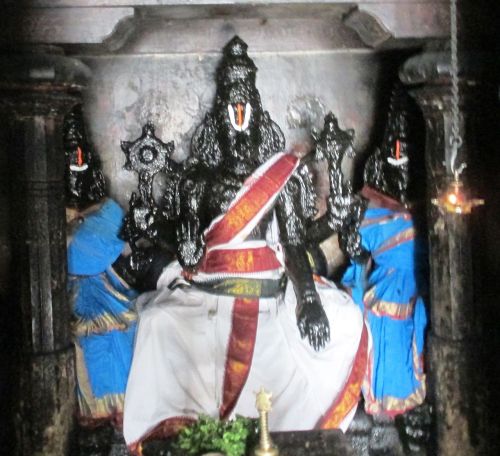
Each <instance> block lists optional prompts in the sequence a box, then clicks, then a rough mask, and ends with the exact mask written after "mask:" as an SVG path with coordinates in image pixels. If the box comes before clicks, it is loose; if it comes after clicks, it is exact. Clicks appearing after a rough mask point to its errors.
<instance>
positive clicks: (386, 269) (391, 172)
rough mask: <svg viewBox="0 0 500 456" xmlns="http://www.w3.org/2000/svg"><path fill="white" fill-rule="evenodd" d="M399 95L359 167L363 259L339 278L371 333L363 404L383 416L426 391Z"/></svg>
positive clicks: (421, 264)
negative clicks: (363, 201) (381, 136)
mask: <svg viewBox="0 0 500 456" xmlns="http://www.w3.org/2000/svg"><path fill="white" fill-rule="evenodd" d="M402 96H403V95H401V94H398V93H396V94H395V95H394V96H393V99H392V106H391V111H390V114H389V122H388V127H387V129H386V132H385V138H384V142H383V145H382V147H380V148H379V149H377V150H376V152H375V153H374V154H373V155H372V156H371V157H370V158H369V159H368V161H367V164H366V166H365V172H364V179H365V186H364V188H363V189H362V191H361V196H362V197H364V198H365V199H366V200H367V202H368V206H367V209H366V212H365V214H364V218H363V221H362V223H361V227H360V234H361V242H362V247H363V249H364V250H366V251H367V252H368V253H369V254H370V255H369V260H368V261H367V262H363V263H355V262H352V263H351V265H350V266H349V268H348V269H347V270H346V272H345V274H344V276H343V280H342V282H343V284H344V285H345V286H346V287H347V288H349V289H350V291H351V293H352V297H353V299H354V301H355V302H356V303H357V304H358V305H359V306H360V308H361V309H362V310H363V312H364V315H365V318H366V319H367V321H368V323H369V327H370V330H371V333H372V337H373V356H372V360H371V362H370V365H369V370H368V374H367V377H366V380H365V382H364V387H363V392H364V397H365V408H366V411H367V412H368V413H370V414H376V415H379V414H381V415H387V416H395V415H398V414H401V413H404V412H405V411H407V410H409V409H412V408H414V407H416V406H418V405H420V404H422V402H423V401H424V398H425V392H426V384H425V374H424V360H423V353H424V338H425V329H426V324H427V316H426V308H425V304H424V299H423V296H425V294H426V281H427V280H426V270H427V253H426V245H425V241H424V239H423V238H421V237H420V235H419V233H418V232H417V231H418V230H417V229H416V226H415V219H414V217H413V216H412V213H411V212H410V211H409V210H408V209H407V206H408V205H407V201H406V198H407V190H408V183H409V163H408V161H409V148H408V141H407V128H408V125H407V117H406V114H405V111H404V108H402V107H401V105H400V103H401V97H402Z"/></svg>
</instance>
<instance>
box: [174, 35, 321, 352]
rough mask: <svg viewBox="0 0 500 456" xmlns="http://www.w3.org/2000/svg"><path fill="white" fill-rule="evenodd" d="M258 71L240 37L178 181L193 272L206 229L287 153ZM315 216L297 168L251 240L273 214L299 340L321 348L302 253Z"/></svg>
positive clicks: (183, 240) (181, 226)
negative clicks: (257, 174)
mask: <svg viewBox="0 0 500 456" xmlns="http://www.w3.org/2000/svg"><path fill="white" fill-rule="evenodd" d="M256 72H257V68H256V66H255V64H254V62H253V61H252V60H251V59H250V58H249V57H248V55H247V45H246V43H245V42H244V41H242V40H241V39H240V38H239V37H237V36H235V37H234V38H233V39H232V40H231V41H230V42H229V43H228V44H227V45H226V47H225V48H224V57H223V59H222V62H221V64H220V66H219V68H218V70H217V91H216V96H215V103H214V107H213V110H212V111H211V112H209V113H208V114H207V115H206V117H205V120H204V121H203V123H202V124H201V125H200V126H199V127H198V129H197V131H196V133H195V135H194V137H193V140H192V155H191V157H190V158H189V160H188V162H187V164H186V168H185V171H184V173H183V176H182V178H181V180H180V182H179V187H178V191H179V202H180V208H179V209H180V210H179V220H178V229H177V241H178V249H177V256H178V260H179V262H180V264H181V265H182V267H183V268H184V270H186V271H196V268H197V266H198V265H199V263H200V261H201V259H202V258H203V255H204V253H205V241H204V237H203V231H204V230H205V228H207V227H208V225H209V224H210V223H211V222H212V220H213V219H214V218H216V217H217V216H219V215H220V214H222V213H223V212H225V211H226V210H227V208H228V206H229V205H230V203H231V202H232V201H233V199H234V197H235V195H236V193H237V192H238V191H239V190H240V188H241V186H242V184H243V183H244V181H245V180H246V179H247V178H248V177H249V176H250V175H251V174H252V172H253V171H255V169H256V168H257V167H259V166H260V165H261V164H263V163H265V162H266V161H267V160H268V159H269V158H270V157H271V156H273V155H274V154H276V153H278V152H280V151H283V149H284V147H285V140H284V137H283V133H282V132H281V130H280V128H279V127H278V125H277V124H276V123H275V122H273V121H272V119H271V118H270V116H269V113H268V112H266V111H264V110H263V108H262V103H261V100H260V95H259V92H258V90H257V88H256V85H255V79H256ZM314 212H315V208H314V192H313V189H312V187H311V185H310V180H309V179H308V176H307V172H306V171H304V169H300V168H299V169H298V170H297V171H296V172H295V173H294V175H293V176H292V178H291V179H290V180H289V181H288V183H287V184H286V186H285V187H284V189H283V190H282V191H281V193H280V195H279V197H278V200H277V202H276V204H275V208H274V211H269V212H268V214H267V215H266V216H265V217H264V218H263V219H262V220H261V222H260V223H259V224H258V225H257V227H256V228H255V229H254V230H253V232H252V233H251V234H250V236H249V237H248V238H247V239H264V238H265V234H266V231H267V229H268V227H269V224H270V223H271V220H272V217H273V215H274V214H275V215H276V218H277V222H278V226H279V232H280V242H281V244H282V246H283V249H284V253H285V257H286V260H285V261H286V268H287V275H288V277H289V278H290V279H291V280H292V282H293V285H294V289H295V293H296V295H297V324H298V327H299V330H300V333H301V336H302V337H304V338H305V337H307V338H308V340H309V342H310V344H311V345H312V346H313V347H314V348H315V349H316V350H319V349H321V348H322V347H323V346H324V345H325V344H326V343H327V342H328V341H329V338H330V327H329V323H328V319H327V317H326V314H325V313H324V310H323V308H322V306H321V302H320V297H319V295H318V293H317V291H316V289H315V286H314V282H313V275H312V271H311V267H310V265H309V262H308V258H307V253H306V248H305V234H306V233H305V230H306V220H308V219H309V218H311V217H312V215H314Z"/></svg>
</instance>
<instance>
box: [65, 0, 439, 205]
mask: <svg viewBox="0 0 500 456" xmlns="http://www.w3.org/2000/svg"><path fill="white" fill-rule="evenodd" d="M106 3H107V4H110V3H126V2H106ZM142 3H143V4H142V5H136V6H135V8H134V10H133V14H132V15H125V13H123V14H124V17H123V18H122V19H121V21H119V22H117V25H116V26H115V27H114V28H113V32H112V33H111V34H110V35H108V36H107V37H106V38H105V39H103V40H102V43H97V44H95V43H71V44H66V45H65V46H64V47H65V48H66V54H69V55H71V56H74V57H76V58H79V59H80V60H81V61H83V62H84V63H85V64H87V65H88V66H89V67H90V69H91V70H92V74H93V77H92V79H91V81H90V83H89V85H88V88H87V90H86V92H85V93H84V100H83V104H84V112H85V116H86V120H87V124H88V128H89V131H90V137H91V140H92V142H93V144H94V147H95V149H96V151H97V152H98V154H99V155H100V157H101V160H102V164H103V171H104V174H105V176H106V178H107V180H108V185H109V188H110V192H111V195H112V196H113V197H115V198H116V199H117V200H118V201H119V202H120V203H122V204H123V205H126V203H127V201H128V199H129V197H130V194H131V192H132V191H133V190H134V188H135V187H136V185H137V183H136V176H135V174H134V173H132V172H129V171H126V170H124V169H123V165H124V163H125V156H124V154H123V153H122V152H121V149H120V141H121V140H131V139H135V138H136V137H138V136H139V134H140V131H141V127H142V125H143V124H144V123H145V122H146V121H147V120H152V121H153V122H154V124H155V125H156V134H157V136H158V137H160V138H161V139H162V140H164V141H171V140H173V141H174V143H175V153H174V156H173V157H174V159H176V160H182V159H184V158H186V157H187V156H188V155H189V153H190V141H191V137H192V135H193V132H194V130H195V128H196V127H197V125H198V124H199V123H200V121H201V120H202V118H203V116H204V115H205V113H206V112H207V111H208V110H209V109H210V107H211V105H212V101H213V96H214V93H215V80H214V73H215V69H216V66H217V63H218V61H219V60H220V57H221V49H222V47H223V46H224V44H225V43H226V42H228V41H229V40H230V39H231V38H232V37H233V36H234V35H235V34H237V35H239V36H240V37H241V38H242V39H243V40H245V41H246V42H247V43H248V45H249V54H250V56H251V57H252V58H253V59H254V61H255V63H256V65H257V67H258V69H259V71H258V74H257V87H258V89H259V90H260V93H261V97H262V102H263V106H264V109H266V110H268V111H269V112H270V114H271V117H272V118H273V119H274V120H275V121H276V122H277V123H278V124H279V125H280V127H281V128H282V129H283V131H284V133H285V137H286V140H287V147H291V146H292V145H293V144H296V143H306V144H307V143H308V141H309V138H310V131H311V128H321V127H322V124H323V118H324V116H325V114H326V113H327V112H328V111H330V110H331V111H333V112H334V113H335V114H336V115H337V116H338V118H339V121H340V124H341V126H342V127H343V128H353V129H354V130H355V132H356V142H355V146H356V148H357V150H358V152H359V155H358V156H362V155H363V153H364V152H366V151H368V150H370V147H371V146H373V144H374V142H375V141H376V140H377V139H378V136H380V134H381V131H382V128H383V122H384V120H385V115H386V105H387V101H388V100H387V95H388V93H389V90H390V86H391V85H392V83H393V82H394V81H395V80H396V78H397V75H396V71H397V68H398V66H399V65H400V63H401V62H402V61H404V59H405V58H406V57H407V56H408V52H409V50H411V49H413V50H415V49H417V48H418V47H419V46H421V45H422V44H423V43H424V42H425V41H426V39H435V38H440V37H441V36H442V35H443V33H445V32H446V27H444V26H443V24H442V23H440V22H439V20H438V19H439V18H440V17H441V19H442V22H445V20H444V18H445V17H446V15H445V14H444V13H443V11H441V10H439V13H440V14H438V15H434V16H433V17H434V18H435V19H434V24H433V25H431V26H429V30H428V31H429V34H430V35H431V36H430V37H429V36H427V37H425V39H424V37H422V36H421V35H422V32H421V31H419V32H418V33H417V32H416V31H412V30H411V21H410V17H409V14H408V11H409V10H408V5H413V6H418V8H417V9H415V11H417V10H418V11H419V12H420V14H421V15H422V14H423V12H422V11H425V13H426V16H429V15H428V11H427V10H422V5H421V4H420V3H412V2H404V3H405V4H406V10H405V9H404V8H403V9H402V10H401V12H400V14H401V19H400V21H395V22H394V21H393V22H394V23H393V22H391V18H390V14H389V13H390V11H389V10H386V11H384V10H383V9H380V6H381V4H379V2H368V3H369V5H368V7H371V8H372V9H373V10H374V11H377V14H378V16H376V15H373V14H372V15H370V14H368V13H367V12H365V11H363V10H362V9H360V8H361V7H356V6H355V5H353V4H352V3H345V2H332V3H330V2H326V3H305V2H304V3H282V2H269V4H260V2H258V4H257V5H255V4H253V5H251V4H249V3H247V2H242V1H236V2H234V3H233V2H232V3H231V4H225V5H220V4H219V5H211V4H210V5H209V4H206V3H207V2H204V1H199V2H194V3H193V2H178V4H175V5H167V3H171V2H142ZM150 3H156V4H157V3H164V5H160V6H152V5H150ZM377 6H378V7H379V10H376V7H377ZM386 7H387V5H386ZM121 9H125V8H124V7H122V8H121ZM430 9H432V8H430ZM110 10H111V11H115V15H116V8H115V10H113V9H112V8H104V7H102V8H101V11H100V14H105V13H106V14H110ZM94 14H95V20H97V21H98V20H101V21H104V18H105V16H102V17H101V18H100V19H99V12H98V13H94ZM379 17H384V18H385V20H386V22H387V23H388V24H389V25H388V26H386V25H385V24H384V23H383V22H382V21H381V20H380V19H379ZM436 18H437V19H436ZM415 19H416V18H415ZM110 20H111V19H110ZM405 21H406V23H407V25H406V27H407V29H406V30H405V29H404V28H402V27H401V23H405ZM400 22H401V23H400ZM396 25H397V27H396ZM389 27H393V28H394V30H391V29H390V28H389ZM415 30H417V27H415ZM82 33H83V32H82ZM412 34H413V35H415V36H412ZM66 39H67V40H68V41H69V39H68V38H66ZM76 39H77V38H75V40H76ZM82 41H85V38H84V37H83V38H82Z"/></svg>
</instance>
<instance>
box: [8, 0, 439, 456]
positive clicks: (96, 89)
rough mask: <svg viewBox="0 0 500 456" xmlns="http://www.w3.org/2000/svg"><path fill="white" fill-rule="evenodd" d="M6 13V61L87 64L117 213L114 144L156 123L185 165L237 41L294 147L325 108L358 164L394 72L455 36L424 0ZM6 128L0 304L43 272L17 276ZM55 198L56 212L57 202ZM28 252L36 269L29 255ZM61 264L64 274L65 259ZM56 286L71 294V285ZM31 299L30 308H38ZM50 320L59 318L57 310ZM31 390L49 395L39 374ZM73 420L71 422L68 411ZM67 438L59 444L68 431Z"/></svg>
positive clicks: (19, 7)
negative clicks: (350, 140) (228, 49)
mask: <svg viewBox="0 0 500 456" xmlns="http://www.w3.org/2000/svg"><path fill="white" fill-rule="evenodd" d="M2 7H3V10H2V17H1V18H0V49H2V52H3V53H4V54H5V53H8V54H26V52H28V53H30V54H33V53H35V54H43V53H47V52H48V53H51V52H55V53H56V54H59V55H60V54H62V53H64V54H65V55H66V56H68V57H71V58H73V59H77V60H80V61H81V62H83V63H84V64H86V65H87V66H88V67H89V68H90V70H91V73H92V76H91V77H90V79H89V81H88V83H87V87H86V89H85V90H84V91H83V99H82V103H83V110H84V115H85V118H86V123H87V129H88V132H89V137H90V140H91V142H92V144H93V146H94V149H95V151H96V152H97V154H98V155H99V156H100V159H101V162H102V166H103V171H104V175H105V178H106V180H107V183H108V187H109V189H110V194H111V196H112V197H114V198H115V199H116V200H118V201H119V202H120V203H121V204H122V206H123V207H127V206H128V200H129V198H130V195H131V193H132V192H133V191H134V190H135V189H136V187H137V178H136V175H135V174H134V173H133V172H130V171H126V170H124V169H123V165H124V164H125V155H124V154H123V152H122V151H121V148H120V141H122V140H134V139H135V138H137V137H138V136H139V135H140V132H141V128H142V126H143V125H144V124H145V123H146V121H148V120H151V121H153V122H154V124H155V126H156V135H157V136H158V137H159V138H160V139H162V140H163V141H164V142H167V141H174V143H175V153H174V156H173V158H174V159H176V160H178V161H181V160H183V159H185V158H186V157H187V156H188V155H189V153H190V141H191V137H192V135H193V133H194V130H195V128H196V127H197V126H198V125H199V123H200V122H201V120H202V119H203V116H204V115H205V113H206V112H207V111H208V110H209V109H210V108H211V106H212V102H213V96H214V93H215V79H214V74H215V69H216V67H217V64H218V62H219V60H220V58H221V49H222V48H223V46H224V45H225V44H226V43H227V42H228V41H229V40H230V39H231V38H232V37H233V36H234V35H239V36H240V37H241V38H242V39H243V40H245V41H246V42H247V43H248V46H249V55H250V57H252V58H253V59H254V61H255V64H256V65H257V67H258V69H259V71H258V74H257V87H258V89H259V91H260V94H261V98H262V103H263V106H264V109H266V110H268V111H269V112H270V114H271V117H272V118H273V119H274V120H275V121H276V122H277V123H278V124H279V126H280V127H281V129H282V130H283V132H284V134H285V137H286V141H287V147H288V148H290V147H292V146H293V145H294V144H305V145H306V148H307V146H308V144H309V141H310V132H311V129H312V128H321V127H322V124H323V118H324V116H325V114H327V113H328V112H329V111H333V112H334V114H335V115H336V116H337V117H338V119H339V123H340V126H341V127H342V128H343V129H347V128H352V129H354V130H355V133H356V137H355V147H356V150H357V152H358V158H359V159H360V160H361V159H362V157H363V155H365V154H366V153H367V152H369V151H371V150H372V149H373V147H374V146H375V145H376V144H377V142H378V141H379V140H380V139H381V138H380V137H381V135H382V132H383V126H384V122H385V119H386V115H387V107H388V101H389V100H388V99H389V94H390V89H391V87H392V85H393V83H394V82H395V81H396V80H397V70H398V68H399V66H400V65H401V64H402V63H403V62H404V61H405V60H406V59H407V58H408V57H409V56H410V55H411V54H413V53H416V52H418V51H419V50H420V49H421V48H423V47H425V46H432V47H436V46H437V47H439V46H440V45H441V44H442V42H443V39H444V38H446V37H447V35H448V22H449V17H448V2H446V1H436V2H429V1H428V0H400V1H398V2H394V1H389V0H363V1H361V2H353V1H348V0H337V1H329V0H317V1H307V0H267V1H262V0H254V1H248V0H222V1H217V0H138V1H132V0H31V1H29V2H16V1H14V0H6V1H4V2H3V6H2ZM42 69H43V68H42ZM30 76H33V77H36V75H30ZM39 76H40V77H42V78H43V77H45V76H47V77H50V74H49V73H47V72H45V73H43V72H42V73H40V74H39ZM47 115H48V117H50V116H51V115H52V114H51V113H49V114H47ZM21 117H22V116H21ZM36 120H37V119H35V121H36ZM35 123H36V122H35ZM4 133H5V131H3V130H1V129H0V202H1V204H0V206H1V207H0V253H1V255H0V298H1V300H2V302H4V301H5V302H6V301H7V297H8V296H10V294H9V290H10V288H11V286H12V283H14V284H16V283H18V282H19V283H21V282H26V283H28V284H29V285H30V286H31V285H32V286H31V288H30V290H31V292H32V293H33V294H34V295H36V294H37V293H38V291H39V288H37V286H38V285H37V283H36V280H35V279H36V277H35V279H33V278H32V277H25V271H17V275H15V274H14V273H12V274H10V275H9V265H10V262H11V258H12V257H14V256H15V255H14V252H13V248H12V244H11V240H10V238H9V237H10V236H11V234H12V232H13V231H15V223H16V217H17V215H16V214H15V213H14V212H9V202H10V201H11V200H12V199H13V198H12V191H13V190H12V189H11V188H10V184H9V179H10V178H11V177H10V171H9V166H8V165H7V164H6V163H7V162H8V161H9V160H8V157H9V150H8V147H3V144H6V143H7V141H6V140H5V139H4V138H3V135H4ZM35 139H36V138H35ZM53 148H54V147H53ZM42 149H43V148H42V147H41V150H42ZM48 149H50V147H48ZM54 149H57V147H55V148H54ZM4 164H5V166H4ZM351 165H352V163H346V168H348V169H351V170H352V169H353V166H351ZM59 174H60V175H59V176H58V177H59V178H62V173H59ZM159 191H161V186H159ZM58 204H59V205H58V206H57V208H58V210H60V213H61V218H62V214H63V203H62V201H61V202H59V203H58ZM59 206H60V207H59ZM61 223H62V221H61ZM47 230H48V231H50V227H48V228H47ZM41 234H43V233H41ZM21 241H22V242H21V244H22V243H23V242H24V241H25V240H24V239H21ZM59 247H60V249H59V250H60V252H59V253H61V252H63V250H64V249H63V247H62V246H59ZM28 257H29V258H28V259H30V260H33V261H35V262H36V261H38V260H37V258H35V257H34V256H33V255H32V254H30V255H29V256H28ZM59 263H60V264H59ZM59 263H58V264H57V265H54V268H55V269H57V272H58V274H59V275H60V276H61V277H64V276H65V270H64V267H63V262H59ZM37 264H38V263H37ZM56 266H57V267H56ZM13 275H15V277H14V278H13V280H11V277H12V276H13ZM39 275H40V276H43V275H44V274H43V271H39ZM63 281H64V279H62V282H63ZM58 286H60V288H61V289H64V286H63V284H59V285H58ZM30 296H31V295H30ZM30 296H28V295H27V297H26V299H25V300H26V301H30V299H31V298H30ZM44 299H45V297H44ZM52 300H53V297H52V296H47V297H46V299H45V300H44V302H43V303H42V304H43V305H42V306H41V308H44V309H49V310H51V309H52V304H53V303H52ZM27 304H29V303H28V302H27ZM9 305H10V307H5V309H2V310H4V314H3V315H5V316H6V317H8V316H10V315H8V314H9V312H10V311H9V310H8V309H12V308H14V307H15V306H16V305H17V302H16V300H15V299H9ZM16 315H17V314H16ZM30 315H31V314H29V312H27V313H26V314H25V315H24V314H23V315H22V316H20V317H19V318H18V319H17V320H23V325H24V328H23V334H24V333H26V334H24V335H25V337H26V338H27V339H30V338H31V335H30V334H29V333H30V328H29V325H28V324H27V322H29V321H30V319H31V316H30ZM50 316H52V313H50ZM54 320H55V321H56V322H58V321H59V322H60V323H61V325H62V324H63V323H64V322H63V321H62V317H61V316H60V315H57V313H56V315H55V318H54ZM58 324H59V323H58ZM68 327H69V325H68ZM2 328H6V329H8V330H9V331H10V332H11V333H12V332H13V329H12V328H9V320H8V318H2ZM66 329H68V328H66ZM19 332H21V331H19ZM6 333H9V332H8V331H7V332H6ZM9 334H10V333H9ZM24 345H25V346H23V350H25V351H27V352H30V350H31V347H30V346H29V343H25V344H24ZM18 348H19V347H18ZM12 353H14V351H12ZM2 356H4V357H6V358H8V359H6V360H4V359H3V358H2V359H0V361H1V362H2V364H8V363H9V362H10V361H11V359H10V358H9V356H10V357H11V358H14V355H11V354H10V353H7V352H6V353H4V354H3V355H2ZM36 356H39V355H38V354H37V355H36ZM40 356H41V357H44V356H46V357H50V356H52V355H51V353H45V352H43V353H42V354H41V355H40ZM40 359H41V358H40ZM68 359H69V358H68ZM15 362H17V361H15ZM13 363H14V361H13ZM14 364H15V363H14ZM3 377H5V376H3ZM3 377H2V381H3V380H4V378H3ZM0 383H1V382H0ZM49 386H50V385H49ZM26 388H28V390H29V389H30V388H32V389H33V391H35V392H40V391H42V389H41V388H40V387H39V384H38V383H37V381H35V380H34V381H33V384H30V385H28V386H26ZM25 396H26V397H28V395H27V394H26V393H25ZM69 396H70V394H68V397H69ZM23 397H24V396H23ZM59 399H60V398H59ZM70 402H71V401H68V404H70V406H72V403H70ZM38 408H42V407H38V406H37V405H36V406H35V407H34V408H33V409H34V411H33V413H32V415H29V413H28V415H29V416H28V415H27V416H25V417H23V420H24V421H25V422H27V423H31V421H32V422H33V423H36V422H37V416H38V414H39V412H40V410H38ZM30 413H31V412H30ZM47 413H48V414H50V413H52V410H48V411H47ZM67 415H68V416H72V413H71V411H70V412H68V414H67ZM30 420H31V421H30ZM1 424H2V423H0V428H1V427H2V426H1ZM28 428H29V426H27V429H28ZM4 429H10V428H8V427H4ZM28 431H29V429H28ZM41 431H43V432H44V435H45V433H46V431H47V432H48V433H49V434H50V432H55V434H63V433H67V434H68V435H69V431H68V432H66V430H65V429H63V428H62V427H61V428H60V429H54V428H51V427H47V428H46V429H45V428H43V426H41ZM2 434H5V435H6V437H5V438H6V440H9V441H11V440H12V439H11V438H10V435H7V433H6V432H5V433H2ZM28 434H29V432H27V434H26V435H27V437H26V440H29V439H30V437H29V435H28ZM0 437H2V439H3V435H1V436H0ZM58 439H59V437H58V438H52V440H54V441H55V440H58ZM50 440H51V438H48V443H47V442H46V443H44V444H43V451H42V450H40V451H42V453H36V454H47V455H48V454H61V453H60V452H59V453H58V452H57V451H55V450H54V451H53V452H50V451H48V450H47V448H49V446H50V444H51V443H52V442H51V441H50ZM59 440H61V442H62V443H61V447H63V446H64V445H66V441H67V440H68V439H67V435H65V436H62V437H61V438H60V439H59ZM10 443H12V442H10ZM24 454H35V453H34V452H31V453H30V452H25V453H24Z"/></svg>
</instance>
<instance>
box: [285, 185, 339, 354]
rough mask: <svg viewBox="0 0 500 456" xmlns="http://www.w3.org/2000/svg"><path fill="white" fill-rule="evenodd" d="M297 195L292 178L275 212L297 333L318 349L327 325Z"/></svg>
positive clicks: (325, 337) (327, 335)
mask: <svg viewBox="0 0 500 456" xmlns="http://www.w3.org/2000/svg"><path fill="white" fill-rule="evenodd" d="M299 198H300V187H299V185H298V184H297V179H296V178H295V177H292V178H291V179H290V181H289V182H288V183H287V185H286V186H285V188H284V189H283V191H282V192H281V194H280V197H279V199H278V203H277V205H276V215H277V219H278V226H279V230H280V241H281V244H282V246H283V250H284V253H285V265H286V270H287V274H288V276H289V278H290V280H291V281H292V283H293V286H294V290H295V294H296V297H297V309H296V314H297V325H298V327H299V331H300V334H301V336H302V337H303V338H304V337H306V336H307V338H308V340H309V343H310V344H311V346H312V347H313V348H314V349H315V350H319V349H321V348H323V347H324V346H325V345H326V343H327V342H328V341H329V340H330V325H329V323H328V318H327V316H326V314H325V312H324V310H323V307H322V305H321V299H320V297H319V295H318V292H317V291H316V287H315V285H314V280H313V275H312V270H311V266H310V264H309V260H308V258H307V252H306V243H305V218H304V217H303V214H302V210H301V209H302V208H301V205H300V199H299Z"/></svg>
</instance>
